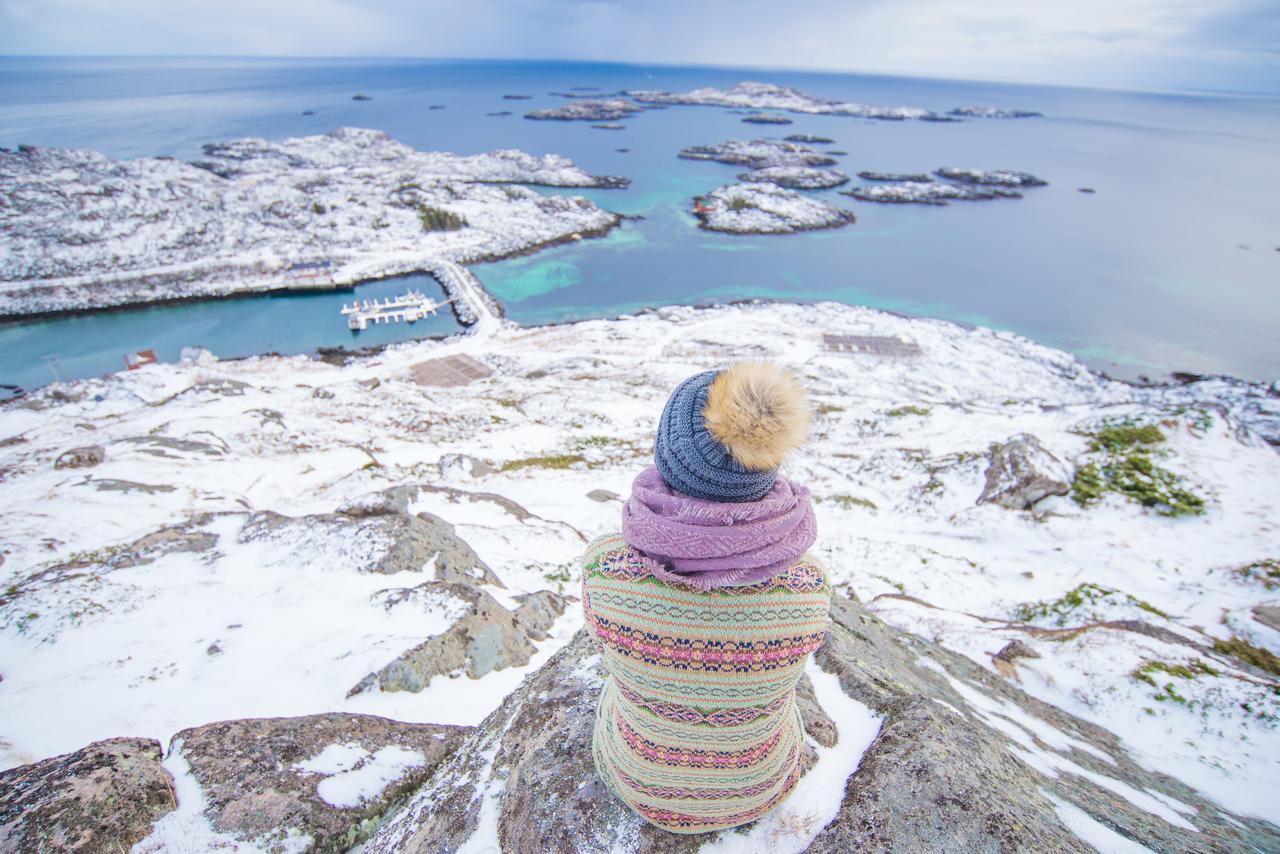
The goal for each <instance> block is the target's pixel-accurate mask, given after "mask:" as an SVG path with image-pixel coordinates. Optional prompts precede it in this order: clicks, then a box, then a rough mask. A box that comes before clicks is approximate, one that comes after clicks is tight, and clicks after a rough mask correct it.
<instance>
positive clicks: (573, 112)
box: [524, 96, 644, 122]
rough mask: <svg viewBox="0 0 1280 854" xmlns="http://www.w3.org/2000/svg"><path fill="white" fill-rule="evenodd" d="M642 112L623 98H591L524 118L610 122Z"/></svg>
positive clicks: (529, 113)
mask: <svg viewBox="0 0 1280 854" xmlns="http://www.w3.org/2000/svg"><path fill="white" fill-rule="evenodd" d="M569 97H579V96H569ZM643 111H644V107H641V106H639V105H637V104H633V103H631V102H630V101H628V100H626V99H624V98H610V99H608V100H603V101H601V100H596V99H594V98H592V99H588V100H583V101H570V102H569V103H567V104H563V105H561V106H559V107H548V108H547V109H543V110H532V111H530V112H528V113H525V114H524V117H525V118H526V119H541V120H543V121H562V122H611V121H616V120H617V119H625V118H627V117H628V116H632V115H634V114H636V113H639V112H643Z"/></svg>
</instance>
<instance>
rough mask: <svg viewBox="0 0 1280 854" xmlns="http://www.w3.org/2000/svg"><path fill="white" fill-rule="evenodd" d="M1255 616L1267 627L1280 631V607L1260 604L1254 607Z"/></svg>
mask: <svg viewBox="0 0 1280 854" xmlns="http://www.w3.org/2000/svg"><path fill="white" fill-rule="evenodd" d="M1253 618H1254V619H1255V620H1257V621H1258V622H1259V623H1262V625H1264V626H1266V627H1267V628H1269V629H1275V630H1276V631H1277V632H1280V607H1276V606H1275V605H1258V606H1257V607H1256V608H1254V609H1253Z"/></svg>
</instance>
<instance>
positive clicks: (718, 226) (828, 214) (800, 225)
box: [694, 182, 854, 234]
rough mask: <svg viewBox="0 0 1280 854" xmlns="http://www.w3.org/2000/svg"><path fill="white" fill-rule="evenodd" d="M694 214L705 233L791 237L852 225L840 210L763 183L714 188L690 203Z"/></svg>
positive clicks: (850, 217)
mask: <svg viewBox="0 0 1280 854" xmlns="http://www.w3.org/2000/svg"><path fill="white" fill-rule="evenodd" d="M694 215H695V216H697V217H698V223H699V225H700V226H701V227H702V228H705V229H707V230H708V231H727V232H731V233H733V234H791V233H793V232H796V231H812V230H814V229H819V228H839V227H840V226H843V225H848V224H850V223H852V222H854V215H853V214H851V213H850V212H849V211H846V210H844V209H843V208H838V207H836V206H835V205H831V204H828V203H826V202H824V201H821V200H819V199H813V198H810V197H808V196H804V195H801V194H800V193H797V192H796V191H795V190H788V189H785V188H784V187H781V186H779V185H778V184H775V183H766V182H758V183H756V182H753V183H744V184H729V185H727V186H724V187H717V188H716V189H714V190H712V191H711V192H710V193H707V194H706V195H705V196H700V197H698V198H697V199H695V200H694Z"/></svg>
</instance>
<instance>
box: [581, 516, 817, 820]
mask: <svg viewBox="0 0 1280 854" xmlns="http://www.w3.org/2000/svg"><path fill="white" fill-rule="evenodd" d="M830 604H831V585H830V584H829V582H828V580H827V575H826V572H825V571H824V570H823V568H822V567H821V565H819V564H818V563H817V562H816V561H814V560H813V559H812V558H811V557H809V556H808V555H805V556H803V557H801V558H799V559H798V560H797V561H796V563H795V564H794V565H793V566H791V567H789V568H787V569H786V570H784V571H782V572H781V573H779V574H777V575H775V576H773V577H772V578H769V579H767V580H765V581H760V582H757V583H754V584H747V585H742V586H737V587H721V588H715V589H711V590H698V589H696V588H694V587H691V586H689V585H685V584H680V583H673V582H667V581H663V580H661V579H659V578H657V577H656V576H654V575H653V573H652V572H650V571H649V569H647V568H646V566H645V564H644V562H643V561H642V560H641V559H640V556H639V555H637V554H636V552H635V551H633V550H632V549H631V548H630V547H629V546H628V545H627V544H626V542H625V541H624V540H623V539H622V537H621V535H618V534H611V535H609V536H606V537H602V538H600V539H597V540H595V541H594V542H593V543H591V545H589V546H588V547H587V553H586V555H585V557H584V558H583V573H582V605H583V611H584V614H585V616H586V623H587V626H588V628H589V631H590V632H591V633H592V634H593V635H594V636H595V638H596V640H597V642H598V644H599V646H600V648H601V650H602V652H603V656H604V664H605V668H606V669H607V670H608V673H609V676H608V678H607V679H606V680H605V685H604V688H603V691H602V692H601V695H600V705H599V707H598V709H597V712H596V723H595V732H594V734H593V738H592V753H593V755H594V758H595V764H596V770H597V771H598V772H599V774H600V776H601V777H602V778H603V779H604V780H605V782H606V783H607V784H608V785H609V787H610V789H612V790H613V792H614V793H615V794H617V795H618V797H620V798H621V799H622V800H623V801H625V802H626V803H627V805H628V806H630V807H631V808H632V809H634V810H635V811H636V812H638V813H639V814H640V815H641V816H643V817H644V818H645V819H646V820H648V821H649V822H651V823H653V824H655V825H657V826H658V827H661V828H663V829H664V830H669V831H672V832H675V833H702V832H704V831H712V830H721V829H724V828H728V827H735V826H737V825H740V824H744V823H746V822H749V821H753V820H755V819H757V818H759V817H760V816H761V815H763V814H764V813H766V812H768V811H769V810H771V809H773V808H774V807H775V806H777V805H778V804H780V803H781V802H782V801H783V800H785V799H786V797H787V796H788V795H789V794H791V790H792V789H793V788H795V784H796V782H797V781H798V780H799V778H800V765H799V762H800V751H801V748H802V739H803V729H802V726H801V723H800V714H799V712H798V710H797V709H796V698H795V685H796V682H797V681H799V679H800V677H801V675H802V674H803V672H804V666H805V661H806V659H807V657H808V655H809V653H811V652H813V651H814V650H816V649H817V648H818V647H819V646H821V645H822V639H823V636H824V634H825V632H826V625H827V612H828V608H829V606H830Z"/></svg>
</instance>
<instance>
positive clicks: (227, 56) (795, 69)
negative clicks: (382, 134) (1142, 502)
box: [0, 52, 1280, 98]
mask: <svg viewBox="0 0 1280 854" xmlns="http://www.w3.org/2000/svg"><path fill="white" fill-rule="evenodd" d="M12 59H98V60H103V59H105V60H112V59H118V60H147V59H154V60H163V59H171V60H172V59H210V60H213V59H217V60H255V59H256V60H272V61H285V62H288V61H303V62H305V61H310V62H315V61H322V62H352V61H354V62H438V63H467V62H473V63H561V64H565V65H616V66H627V67H656V68H681V69H707V70H715V71H742V72H763V73H784V74H815V75H831V76H845V77H882V78H889V79H901V80H939V81H946V82H950V83H978V84H998V85H1003V86H1025V87H1028V88H1051V89H1083V90H1092V91H1101V92H1128V93H1133V94H1147V95H1181V96H1196V97H1203V96H1206V95H1208V96H1213V95H1217V96H1223V95H1228V96H1235V97H1246V98H1276V97H1280V91H1272V90H1265V89H1209V88H1172V87H1166V88H1140V87H1133V86H1117V85H1102V84H1085V83H1050V82H1044V81H1039V80H1013V79H1008V78H982V77H966V76H959V75H946V74H906V73H901V72H885V71H870V70H858V69H849V68H832V67H815V66H793V65H755V66H752V65H735V64H723V63H711V62H665V61H663V62H659V61H647V60H613V59H610V60H604V59H578V58H573V59H566V58H563V57H474V56H415V55H400V56H375V55H365V54H345V55H330V56H325V55H301V54H266V53H240V54H236V53H185V54H184V53H4V52H0V60H12Z"/></svg>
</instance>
